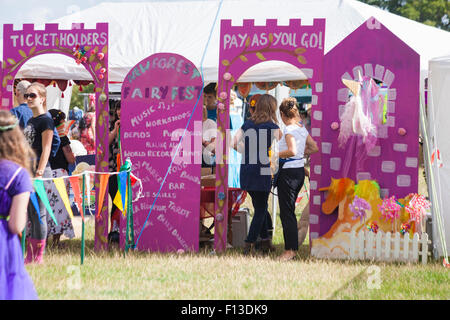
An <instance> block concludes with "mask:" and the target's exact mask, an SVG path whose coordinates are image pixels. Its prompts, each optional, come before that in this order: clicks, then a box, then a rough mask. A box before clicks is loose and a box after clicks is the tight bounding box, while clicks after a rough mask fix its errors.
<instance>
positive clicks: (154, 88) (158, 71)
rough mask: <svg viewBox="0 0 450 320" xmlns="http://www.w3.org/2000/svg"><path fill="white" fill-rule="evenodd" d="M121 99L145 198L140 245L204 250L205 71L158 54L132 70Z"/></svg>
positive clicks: (124, 138)
mask: <svg viewBox="0 0 450 320" xmlns="http://www.w3.org/2000/svg"><path fill="white" fill-rule="evenodd" d="M121 101H122V107H121V109H122V115H123V116H122V119H121V137H120V139H121V142H122V148H123V154H124V157H127V158H128V157H129V158H130V160H131V163H132V167H133V172H135V173H136V174H137V175H138V176H141V177H143V179H142V181H143V189H144V193H143V197H142V198H141V199H138V200H137V201H136V202H135V203H133V211H134V215H133V220H134V225H133V228H134V230H135V231H136V234H135V235H134V234H133V235H132V236H133V237H134V236H136V238H133V244H135V248H137V249H138V250H152V251H163V252H167V251H179V250H180V251H183V252H185V251H198V248H199V236H198V235H199V218H200V214H199V212H200V168H201V163H202V144H201V143H202V141H201V137H202V120H201V119H202V106H203V82H202V77H201V75H200V73H199V71H198V70H197V68H196V67H195V66H194V64H193V63H192V62H190V61H189V60H187V59H186V58H184V57H182V56H180V55H177V54H171V53H158V54H154V55H151V56H150V57H148V58H146V59H144V60H142V61H141V62H139V63H138V64H137V65H136V66H135V67H134V68H132V69H131V71H130V72H129V73H128V75H127V77H126V78H125V82H124V84H123V86H122V100H121ZM123 222H124V220H123V221H122V222H121V246H124V245H125V241H124V240H125V231H126V229H125V226H126V223H123ZM134 239H135V241H134Z"/></svg>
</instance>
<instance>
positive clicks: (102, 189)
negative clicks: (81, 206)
mask: <svg viewBox="0 0 450 320" xmlns="http://www.w3.org/2000/svg"><path fill="white" fill-rule="evenodd" d="M108 179H109V174H101V175H100V195H99V198H98V201H99V205H98V208H97V218H99V217H100V212H101V211H102V208H103V201H104V198H105V194H106V187H107V186H108Z"/></svg>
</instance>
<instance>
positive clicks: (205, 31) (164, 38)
mask: <svg viewBox="0 0 450 320" xmlns="http://www.w3.org/2000/svg"><path fill="white" fill-rule="evenodd" d="M219 5H220V1H219V0H197V1H195V0H192V1H182V0H180V1H166V2H163V1H159V2H145V3H142V2H139V3H130V2H124V3H101V4H99V5H97V6H94V7H92V8H89V9H86V10H83V11H80V12H77V13H75V14H72V15H69V16H65V17H63V18H60V19H57V20H55V21H50V22H51V23H59V25H60V28H61V29H69V28H70V27H71V24H72V23H78V22H83V23H85V28H94V27H95V24H96V23H98V22H108V23H109V54H110V55H109V80H110V81H112V82H114V81H116V82H122V81H123V79H124V77H125V76H126V74H127V73H128V71H129V70H130V69H131V68H132V67H133V66H134V65H136V64H137V63H138V62H139V61H141V60H142V59H144V58H146V57H148V56H149V55H151V54H154V53H158V52H173V53H178V54H180V55H183V56H184V57H186V58H187V59H189V60H191V61H192V62H193V63H194V64H195V65H196V66H197V67H198V68H199V69H200V70H201V71H203V76H204V80H205V83H208V82H212V81H217V78H218V64H219V63H218V60H219V37H220V20H221V19H231V20H232V21H233V24H234V25H242V20H243V19H254V20H255V24H256V25H264V24H265V22H266V19H278V23H279V24H280V25H287V24H289V19H292V18H301V19H302V24H312V22H313V19H314V18H325V19H326V35H325V53H327V52H328V51H329V50H330V49H332V48H333V47H334V46H336V45H337V44H338V43H339V42H340V41H341V40H343V39H344V38H345V37H346V36H347V35H349V34H350V33H351V32H352V31H354V30H355V29H356V28H357V27H359V26H360V25H361V24H362V23H363V22H364V21H366V20H367V19H368V18H370V17H371V16H374V17H375V18H376V19H378V20H379V21H380V22H381V23H382V24H384V25H385V26H386V27H387V28H389V29H390V30H391V31H392V32H393V33H395V34H396V35H397V36H398V37H399V38H400V39H402V40H403V41H404V42H405V43H406V44H408V45H409V46H410V47H411V48H413V49H414V50H415V51H416V52H418V53H419V54H420V56H421V70H422V71H423V72H422V73H423V74H426V71H427V70H428V60H430V59H431V58H433V57H436V56H439V55H442V54H444V53H447V52H448V51H450V50H449V46H450V32H446V31H443V30H439V29H437V28H433V27H429V26H426V25H423V24H421V23H417V22H415V21H412V20H409V19H406V18H403V17H400V16H397V15H394V14H391V13H389V12H387V11H384V10H380V9H378V8H375V7H373V6H369V5H366V4H364V3H361V2H358V1H356V0H276V1H274V0H246V1H240V0H224V1H223V3H222V5H221V9H220V11H219V14H218V17H217V21H216V23H215V25H214V21H215V17H216V13H217V10H218V8H219ZM213 25H214V29H213V32H212V36H211V39H210V42H209V45H208V47H207V50H206V53H205V56H204V60H203V61H202V57H203V53H204V50H205V48H206V45H207V43H208V38H209V35H210V32H211V28H212V27H213ZM42 28H43V26H42ZM446 47H447V48H446ZM202 62H203V63H202ZM18 77H32V78H53V79H74V80H90V75H89V74H88V72H87V71H85V70H84V68H83V67H82V66H78V65H76V64H75V62H74V61H73V60H72V59H71V58H69V57H65V56H62V55H49V54H48V55H44V56H39V57H36V58H34V59H32V60H30V61H28V62H27V63H26V64H25V65H24V66H23V67H22V68H21V70H20V71H19V74H18ZM302 78H304V76H303V75H302V74H301V73H300V72H299V71H298V69H296V68H295V67H293V66H291V65H288V64H284V63H280V62H274V61H271V62H265V63H263V64H260V65H258V66H256V67H254V68H252V70H251V71H250V72H246V74H245V75H243V77H241V79H240V81H242V82H244V81H282V80H295V79H302Z"/></svg>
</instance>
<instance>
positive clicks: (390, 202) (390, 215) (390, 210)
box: [378, 196, 402, 222]
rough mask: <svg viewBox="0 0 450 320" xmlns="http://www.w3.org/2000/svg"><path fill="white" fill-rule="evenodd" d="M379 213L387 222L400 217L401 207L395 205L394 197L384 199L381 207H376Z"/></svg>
mask: <svg viewBox="0 0 450 320" xmlns="http://www.w3.org/2000/svg"><path fill="white" fill-rule="evenodd" d="M378 208H379V209H380V212H381V216H382V217H383V218H384V219H385V220H386V221H387V220H391V222H392V220H394V219H397V218H398V217H399V215H400V210H401V208H402V207H401V206H400V205H399V204H398V203H397V199H396V198H395V196H392V197H390V198H386V199H384V200H383V202H382V203H381V205H379V206H378Z"/></svg>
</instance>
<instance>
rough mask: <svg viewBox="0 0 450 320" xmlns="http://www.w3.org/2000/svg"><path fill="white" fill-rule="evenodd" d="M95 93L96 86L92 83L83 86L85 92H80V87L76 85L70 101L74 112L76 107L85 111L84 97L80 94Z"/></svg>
mask: <svg viewBox="0 0 450 320" xmlns="http://www.w3.org/2000/svg"><path fill="white" fill-rule="evenodd" d="M93 92H94V84H93V83H91V84H89V85H87V86H83V92H80V87H79V86H78V85H74V86H73V89H72V97H71V99H70V107H69V109H70V110H72V109H73V108H74V107H78V108H80V109H81V110H84V95H82V94H80V93H93Z"/></svg>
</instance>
